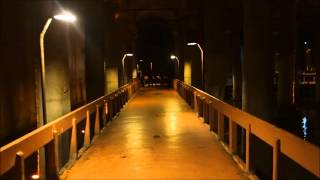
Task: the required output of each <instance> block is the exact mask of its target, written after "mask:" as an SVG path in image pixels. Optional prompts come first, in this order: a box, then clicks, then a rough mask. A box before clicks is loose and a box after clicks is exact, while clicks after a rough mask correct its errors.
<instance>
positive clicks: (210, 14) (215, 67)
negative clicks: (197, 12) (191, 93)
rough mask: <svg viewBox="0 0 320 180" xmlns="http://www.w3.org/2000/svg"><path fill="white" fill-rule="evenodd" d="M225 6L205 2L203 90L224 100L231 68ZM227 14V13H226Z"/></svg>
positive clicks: (214, 2) (222, 3) (221, 2)
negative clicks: (228, 54) (228, 55)
mask: <svg viewBox="0 0 320 180" xmlns="http://www.w3.org/2000/svg"><path fill="white" fill-rule="evenodd" d="M225 7H226V5H225V2H223V1H210V0H208V1H205V4H204V39H205V48H204V49H205V53H204V54H205V55H204V59H205V69H206V71H205V72H206V73H205V80H206V81H205V83H206V85H205V86H206V87H205V90H206V91H207V92H208V93H209V94H212V95H214V96H216V97H218V98H220V99H223V98H224V87H225V82H226V80H227V76H228V74H230V73H231V71H232V68H231V64H232V62H231V61H230V58H228V57H227V53H226V52H227V48H226V47H227V45H228V43H227V41H226V38H227V36H228V35H227V34H226V30H227V28H226V23H227V22H226V19H225V18H226V12H225V10H226V8H225ZM228 13H229V12H228Z"/></svg>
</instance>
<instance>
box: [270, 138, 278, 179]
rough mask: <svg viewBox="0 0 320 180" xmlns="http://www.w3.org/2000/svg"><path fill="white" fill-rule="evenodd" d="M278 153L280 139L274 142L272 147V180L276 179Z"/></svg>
mask: <svg viewBox="0 0 320 180" xmlns="http://www.w3.org/2000/svg"><path fill="white" fill-rule="evenodd" d="M279 153H280V139H277V140H276V141H275V144H274V146H273V154H272V156H273V158H272V180H277V179H278V162H279Z"/></svg>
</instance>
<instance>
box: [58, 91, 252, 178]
mask: <svg viewBox="0 0 320 180" xmlns="http://www.w3.org/2000/svg"><path fill="white" fill-rule="evenodd" d="M61 178H62V179H74V180H78V179H79V180H80V179H221V180H222V179H228V180H229V179H247V177H246V176H245V173H244V172H243V171H241V170H240V168H239V167H238V165H237V164H236V163H235V162H234V161H233V160H232V158H231V156H230V155H229V154H228V153H227V152H226V151H225V150H224V149H223V147H222V146H221V144H220V143H219V142H218V140H217V138H216V137H215V136H214V135H213V134H212V133H210V132H209V130H208V126H207V125H205V124H204V123H203V122H202V121H201V120H200V119H199V118H198V117H197V115H196V114H195V113H194V112H193V111H192V110H191V109H190V108H189V107H188V105H187V104H186V103H185V102H184V101H183V100H182V99H181V98H180V97H179V95H178V94H177V93H176V92H175V91H173V90H160V89H142V90H141V91H140V92H139V94H138V95H137V96H136V97H134V98H133V99H132V100H131V101H129V103H128V104H127V105H126V106H125V107H124V108H123V109H122V111H121V113H120V115H119V116H118V117H117V118H115V119H114V120H113V121H112V122H111V123H110V124H109V125H108V126H107V128H106V129H104V131H103V132H102V134H101V135H100V136H99V137H98V138H97V139H96V140H95V141H94V142H93V144H92V146H91V147H90V148H89V149H88V150H87V151H86V152H85V153H84V154H83V155H82V157H81V158H80V159H79V160H78V161H77V162H76V163H75V164H74V166H73V167H71V168H70V169H68V170H66V171H65V173H64V175H63V176H62V177H61Z"/></svg>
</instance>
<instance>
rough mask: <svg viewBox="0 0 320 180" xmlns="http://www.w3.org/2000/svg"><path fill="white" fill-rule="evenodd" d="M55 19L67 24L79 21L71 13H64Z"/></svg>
mask: <svg viewBox="0 0 320 180" xmlns="http://www.w3.org/2000/svg"><path fill="white" fill-rule="evenodd" d="M54 18H55V19H57V20H60V21H66V22H74V21H76V20H77V18H76V16H74V15H73V14H71V13H70V12H64V13H63V14H58V15H55V16H54Z"/></svg>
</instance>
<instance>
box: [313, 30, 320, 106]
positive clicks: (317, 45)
mask: <svg viewBox="0 0 320 180" xmlns="http://www.w3.org/2000/svg"><path fill="white" fill-rule="evenodd" d="M315 32H316V33H315V36H314V41H315V42H314V47H313V49H312V52H313V53H314V54H313V57H314V62H315V65H316V103H317V105H318V107H319V105H320V27H318V30H317V31H315Z"/></svg>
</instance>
